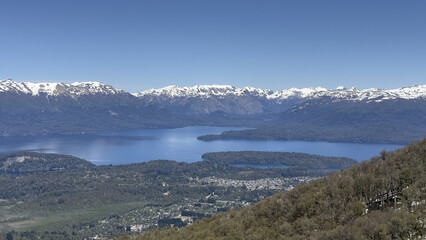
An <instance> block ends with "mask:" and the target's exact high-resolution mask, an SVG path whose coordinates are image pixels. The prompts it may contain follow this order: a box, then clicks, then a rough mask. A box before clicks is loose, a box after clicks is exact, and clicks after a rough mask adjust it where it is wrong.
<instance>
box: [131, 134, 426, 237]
mask: <svg viewBox="0 0 426 240" xmlns="http://www.w3.org/2000/svg"><path fill="white" fill-rule="evenodd" d="M425 166H426V139H423V140H421V141H419V142H416V143H413V144H411V145H409V146H407V147H405V148H402V149H399V150H397V151H395V152H382V154H381V156H380V157H374V158H372V159H371V160H370V161H365V162H362V163H360V164H358V165H356V166H355V167H353V168H350V169H348V170H344V171H340V172H336V173H334V174H332V175H330V176H329V177H326V178H322V179H319V180H317V181H314V182H311V183H309V184H305V185H300V186H298V187H296V188H294V189H293V190H291V191H288V192H283V193H279V194H277V195H275V196H272V197H269V198H267V199H265V200H264V201H261V202H259V203H257V204H255V205H253V206H251V207H247V208H244V209H241V210H237V211H230V212H226V213H223V214H220V215H216V216H213V217H212V218H208V219H203V220H201V221H199V222H196V223H195V224H193V225H191V226H189V227H185V228H181V229H176V228H163V229H159V230H156V231H153V232H148V233H146V234H144V235H142V236H140V237H139V238H138V239H409V238H410V239H415V238H423V237H425V236H426V227H425V221H426V171H425Z"/></svg>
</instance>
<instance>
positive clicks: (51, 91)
mask: <svg viewBox="0 0 426 240" xmlns="http://www.w3.org/2000/svg"><path fill="white" fill-rule="evenodd" d="M0 92H14V93H20V94H30V95H33V96H38V95H41V94H46V95H48V96H59V95H68V96H72V97H75V96H80V95H93V94H117V93H125V91H123V90H119V89H116V88H114V87H112V86H110V85H107V84H103V83H100V82H74V83H70V84H69V83H32V82H22V83H19V82H15V81H13V80H11V79H6V80H3V81H0Z"/></svg>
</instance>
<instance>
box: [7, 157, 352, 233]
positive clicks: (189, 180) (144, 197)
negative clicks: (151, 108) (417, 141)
mask: <svg viewBox="0 0 426 240" xmlns="http://www.w3.org/2000/svg"><path fill="white" fill-rule="evenodd" d="M263 154H267V153H262V152H259V153H257V156H262V155H263ZM304 156H305V158H306V159H309V161H310V162H311V165H309V164H308V165H306V164H304V165H300V166H297V165H296V166H295V167H292V168H285V169H282V168H266V169H259V168H250V167H244V168H241V167H232V166H229V165H228V164H226V163H217V164H214V163H212V162H209V161H202V162H195V163H182V162H175V161H166V160H157V161H150V162H145V163H135V164H126V165H117V166H95V165H93V164H91V163H89V162H87V161H84V160H82V159H78V158H75V157H72V156H66V155H58V154H42V153H26V152H18V153H13V154H8V155H1V156H0V165H1V168H0V169H2V170H3V171H0V199H2V200H1V202H0V216H1V222H0V234H3V235H0V236H5V235H7V234H13V236H15V237H17V238H19V239H34V238H36V237H41V238H42V239H50V238H54V239H69V238H73V239H83V238H85V237H95V236H96V235H98V236H101V237H113V236H119V235H121V234H123V233H126V232H127V233H132V232H133V233H138V232H141V231H147V230H150V229H155V228H157V227H161V226H166V225H170V224H173V225H174V226H185V225H187V224H190V223H192V222H194V221H195V220H197V219H201V218H203V217H209V216H213V215H215V214H217V213H219V212H223V211H227V210H230V209H239V208H242V207H244V206H248V205H252V204H253V203H255V202H257V201H260V200H262V199H265V198H266V197H268V196H271V195H273V194H275V193H277V192H280V191H286V190H288V189H291V188H293V187H294V186H297V185H299V184H301V183H307V182H309V181H312V180H314V179H317V178H319V177H323V176H326V175H328V174H329V173H330V172H331V171H332V170H328V169H318V168H317V166H318V164H323V163H327V164H330V165H329V166H330V167H332V168H340V167H342V165H340V162H341V161H344V162H345V164H346V165H345V166H346V167H349V166H352V165H354V164H356V163H357V162H356V161H355V160H351V159H347V158H330V157H321V156H317V155H308V154H305V155H304ZM285 157H286V156H285V155H282V156H280V158H281V159H283V160H285ZM21 159H22V161H21Z"/></svg>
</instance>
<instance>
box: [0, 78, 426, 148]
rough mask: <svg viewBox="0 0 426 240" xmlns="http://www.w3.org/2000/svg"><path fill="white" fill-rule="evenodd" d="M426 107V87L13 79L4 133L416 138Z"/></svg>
mask: <svg viewBox="0 0 426 240" xmlns="http://www.w3.org/2000/svg"><path fill="white" fill-rule="evenodd" d="M425 106H426V85H416V86H411V87H404V88H398V89H392V90H382V89H365V90H358V89H357V88H350V89H346V88H344V87H338V88H336V89H333V90H330V89H326V88H322V87H315V88H302V89H297V88H290V89H284V90H281V91H272V90H263V89H258V88H253V87H245V88H238V87H233V86H229V85H197V86H193V87H178V86H168V87H165V88H160V89H151V90H147V91H144V92H140V93H133V94H131V93H129V92H126V91H123V90H119V89H116V88H114V87H112V86H110V85H107V84H103V83H100V82H75V83H31V82H22V83H20V82H15V81H12V80H11V79H7V80H3V81H0V135H2V136H10V135H34V134H51V133H83V132H96V131H105V130H122V129H131V128H153V127H160V128H161V127H182V126H193V125H209V126H247V127H253V126H254V127H264V126H267V127H274V130H268V131H265V132H263V133H262V134H260V133H259V135H262V136H264V137H265V138H267V139H269V138H271V133H275V132H276V129H277V128H278V129H285V131H283V132H279V131H278V132H276V134H275V135H279V136H278V138H279V139H280V138H282V137H283V136H284V137H285V136H287V134H288V133H287V130H289V129H293V128H294V127H295V126H296V127H297V126H299V129H296V130H297V131H296V130H294V131H296V133H294V134H295V136H301V135H299V133H303V134H305V133H306V132H315V131H318V129H324V128H333V129H334V130H336V129H335V128H336V126H338V128H339V129H340V130H339V131H343V132H341V134H343V135H345V136H349V135H351V136H352V135H353V133H354V132H356V131H358V129H360V127H365V128H366V129H371V128H372V127H371V126H372V125H371V124H373V123H374V124H375V125H374V128H375V129H378V127H377V126H379V127H380V128H382V129H383V132H386V131H385V129H388V128H389V129H398V128H399V127H400V126H403V127H405V128H408V127H409V126H411V127H412V126H414V127H412V128H413V129H412V131H411V130H410V131H411V133H413V134H414V133H415V134H414V135H416V134H417V135H419V134H420V135H421V134H422V133H423V132H422V131H423V130H424V131H426V130H425V129H426V126H424V125H425V124H424V123H425V122H426V107H425ZM286 124H287V125H286ZM386 124H387V125H386ZM307 126H310V128H307ZM383 126H388V128H386V127H383ZM309 129H310V130H309ZM342 129H343V130H342ZM348 129H349V130H348ZM334 130H333V131H334ZM404 131H405V130H404ZM404 131H402V132H401V134H405V133H406V132H404ZM368 133H369V132H368ZM303 134H302V135H303ZM306 134H307V133H306ZM309 134H311V133H309ZM309 134H308V135H309ZM348 134H349V135H348ZM367 135H368V134H367ZM414 135H413V136H414ZM417 135H416V136H417ZM256 136H257V135H256ZM304 136H305V135H304ZM306 136H307V135H306ZM401 136H402V137H403V136H405V135H401ZM251 137H254V136H251ZM275 137H277V136H274V137H273V138H275ZM313 137H315V136H313ZM385 138H387V137H383V139H385ZM403 138H404V137H403ZM363 139H364V138H363ZM380 141H381V140H380Z"/></svg>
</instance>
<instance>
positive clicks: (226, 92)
mask: <svg viewBox="0 0 426 240" xmlns="http://www.w3.org/2000/svg"><path fill="white" fill-rule="evenodd" d="M0 92H15V93H22V94H30V95H33V96H37V95H40V94H46V95H49V96H58V95H69V96H79V95H90V94H117V93H127V92H125V91H123V90H120V89H116V88H114V87H113V86H110V85H107V84H104V83H100V82H74V83H32V82H22V83H20V82H15V81H13V80H11V79H6V80H3V81H0ZM132 95H133V96H136V97H140V98H147V97H148V98H154V97H162V98H165V97H167V98H204V99H205V98H211V97H219V98H221V97H242V96H251V97H258V98H262V99H267V100H275V101H282V100H287V99H312V98H320V97H331V98H336V99H341V100H351V101H362V100H374V101H383V100H389V99H398V98H399V99H417V98H426V84H424V85H414V86H410V87H403V88H398V89H391V90H383V89H376V88H371V89H365V90H358V89H357V88H356V87H353V88H350V89H346V88H344V87H341V86H340V87H338V88H336V89H326V88H323V87H313V88H301V89H298V88H290V89H284V90H281V91H272V90H268V89H266V90H264V89H259V88H254V87H244V88H238V87H234V86H231V85H196V86H193V87H179V86H176V85H171V86H167V87H164V88H159V89H150V90H146V91H143V92H139V93H132Z"/></svg>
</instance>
